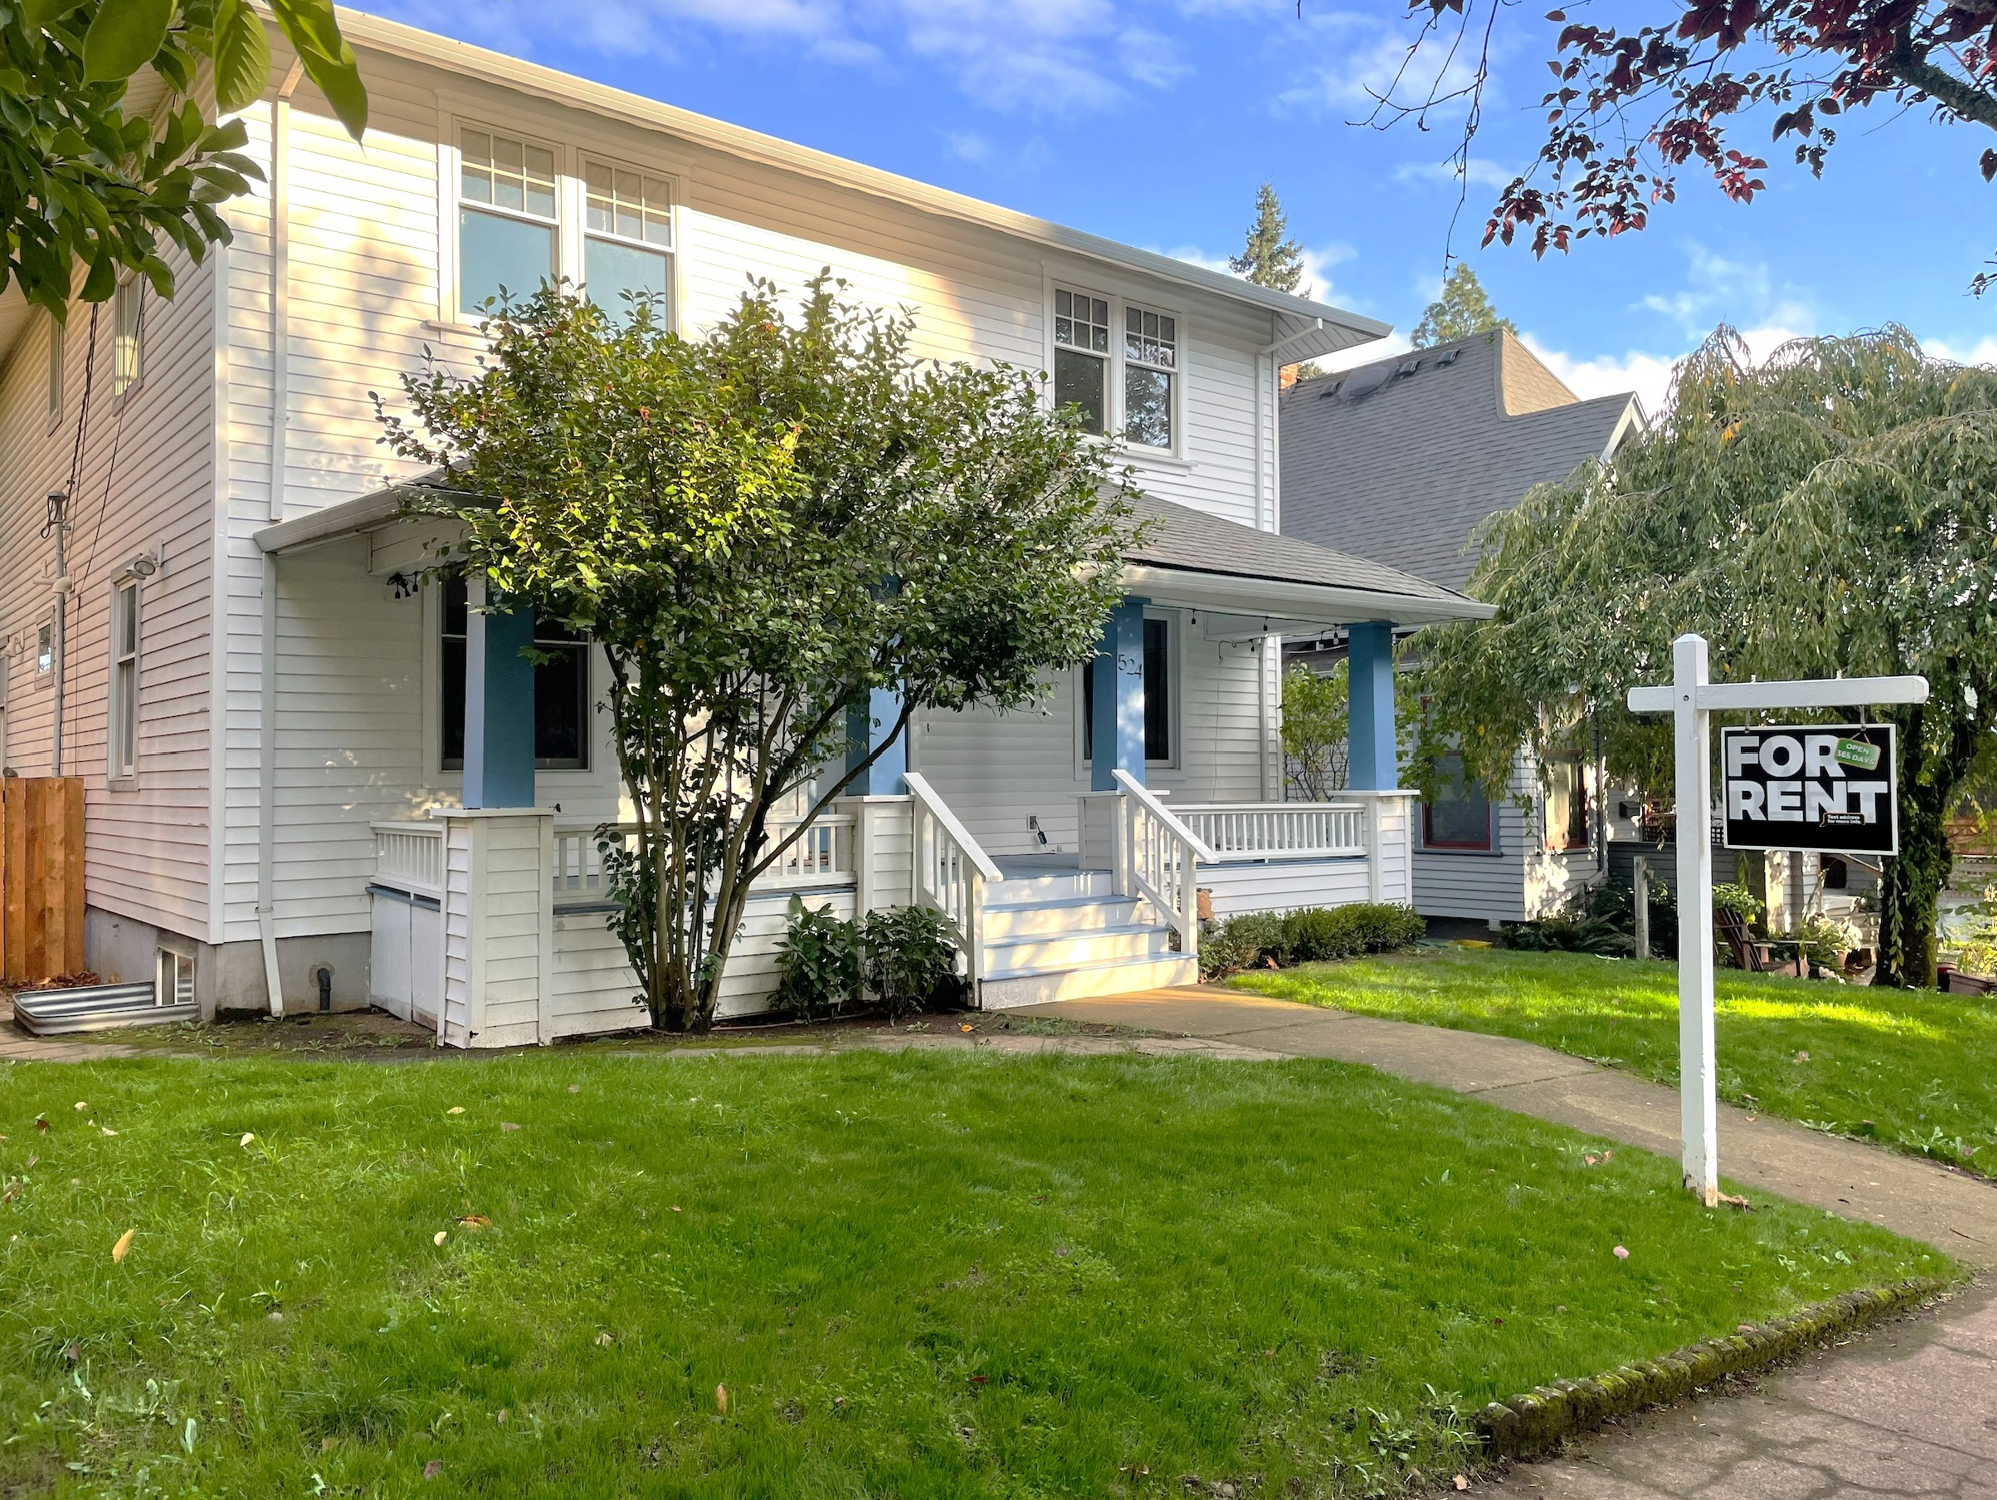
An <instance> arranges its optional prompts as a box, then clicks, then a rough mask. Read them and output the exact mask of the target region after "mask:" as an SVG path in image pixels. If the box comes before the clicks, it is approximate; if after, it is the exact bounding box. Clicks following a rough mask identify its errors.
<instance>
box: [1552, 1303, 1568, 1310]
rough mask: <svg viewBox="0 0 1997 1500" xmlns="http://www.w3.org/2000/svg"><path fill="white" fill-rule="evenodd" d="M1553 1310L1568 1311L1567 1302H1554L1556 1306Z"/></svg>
mask: <svg viewBox="0 0 1997 1500" xmlns="http://www.w3.org/2000/svg"><path fill="white" fill-rule="evenodd" d="M1553 1310H1554V1311H1555V1312H1566V1311H1567V1304H1566V1303H1565V1302H1558V1303H1555V1304H1554V1308H1553Z"/></svg>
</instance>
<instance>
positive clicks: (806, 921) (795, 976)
mask: <svg viewBox="0 0 1997 1500" xmlns="http://www.w3.org/2000/svg"><path fill="white" fill-rule="evenodd" d="M859 992H860V930H859V928H858V927H856V926H855V925H854V924H853V923H851V922H848V921H846V920H845V919H844V918H843V917H839V916H836V915H834V914H833V911H832V908H831V906H830V905H826V906H818V907H813V906H806V905H805V904H804V902H803V900H802V899H801V898H800V897H797V896H792V897H791V898H790V915H789V917H788V919H787V920H786V921H785V924H784V935H783V940H782V941H781V942H780V943H778V945H777V992H776V994H774V995H772V996H771V997H770V1007H771V1009H773V1010H776V1011H778V1012H779V1013H781V1014H783V1015H787V1016H796V1017H797V1018H798V1019H799V1020H803V1021H816V1020H820V1019H822V1018H824V1017H826V1016H836V1015H837V1014H838V1013H839V1011H840V1010H841V1008H843V1007H844V1006H845V1005H846V1004H847V1003H848V1002H850V1001H852V1000H854V999H855V998H857V997H858V995H859Z"/></svg>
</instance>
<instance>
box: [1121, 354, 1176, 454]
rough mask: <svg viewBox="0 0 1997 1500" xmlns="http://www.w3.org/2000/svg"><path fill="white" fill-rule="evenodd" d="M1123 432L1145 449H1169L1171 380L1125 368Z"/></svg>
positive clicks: (1133, 367) (1159, 372) (1152, 372)
mask: <svg viewBox="0 0 1997 1500" xmlns="http://www.w3.org/2000/svg"><path fill="white" fill-rule="evenodd" d="M1123 432H1124V436H1125V437H1127V438H1129V439H1130V440H1131V442H1133V443H1142V444H1144V446H1145V447H1147V448H1169V447H1171V446H1172V377H1171V376H1170V375H1167V374H1166V373H1165V372H1164V371H1163V370H1145V369H1141V368H1139V367H1138V366H1136V365H1127V366H1125V368H1124V372H1123Z"/></svg>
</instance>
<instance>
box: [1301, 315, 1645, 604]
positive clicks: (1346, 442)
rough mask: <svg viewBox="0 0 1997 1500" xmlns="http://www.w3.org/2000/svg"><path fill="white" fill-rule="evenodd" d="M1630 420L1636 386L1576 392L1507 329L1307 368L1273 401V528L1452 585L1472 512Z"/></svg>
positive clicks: (1583, 452) (1529, 483)
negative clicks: (1279, 522)
mask: <svg viewBox="0 0 1997 1500" xmlns="http://www.w3.org/2000/svg"><path fill="white" fill-rule="evenodd" d="M1411 363H1413V364H1415V368H1414V369H1413V370H1412V372H1411V373H1406V374H1403V373H1401V372H1402V371H1403V369H1405V368H1406V367H1407V366H1408V365H1410V364H1411ZM1508 367H1509V368H1508ZM1508 398H1509V399H1508ZM1508 406H1509V408H1510V409H1509V410H1508V409H1507V407H1508ZM1628 419H1634V420H1641V411H1640V409H1639V408H1637V405H1636V397H1635V396H1633V395H1623V396H1602V397H1598V398H1596V399H1594V400H1590V401H1578V400H1575V399H1574V397H1573V395H1572V393H1571V392H1569V391H1568V390H1567V388H1566V387H1565V386H1563V385H1561V384H1560V383H1559V381H1558V380H1556V379H1555V378H1554V376H1553V375H1552V373H1551V372H1550V371H1548V370H1547V369H1546V367H1545V366H1544V365H1542V364H1540V362H1539V361H1538V360H1536V359H1534V358H1533V356H1532V354H1531V353H1530V352H1529V351H1528V350H1527V349H1526V348H1525V347H1524V346H1523V345H1522V344H1520V343H1518V341H1517V340H1516V339H1513V338H1512V337H1511V336H1510V335H1509V334H1498V333H1492V334H1476V335H1473V336H1472V337H1470V338H1467V339H1458V340H1456V341H1455V342H1454V343H1450V344H1442V345H1438V346H1437V347H1435V348H1433V349H1418V350H1414V351H1412V352H1410V353H1406V354H1397V355H1394V356H1392V357H1391V358H1388V359H1383V360H1378V361H1376V362H1374V363H1373V364H1370V365H1361V366H1359V367H1358V368H1357V369H1354V370H1349V371H1346V372H1345V373H1343V374H1342V375H1337V376H1329V377H1321V378H1318V379H1315V380H1306V381H1303V382H1300V383H1299V384H1297V385H1296V386H1294V387H1292V388H1291V390H1290V391H1289V392H1288V393H1287V394H1286V395H1285V396H1284V398H1283V404H1282V430H1281V436H1282V464H1283V467H1282V476H1283V530H1284V532H1285V533H1286V534H1288V535H1290V536H1295V537H1301V538H1303V539H1305V540H1308V541H1312V542H1317V543H1319V544H1321V545H1324V546H1331V547H1337V548H1339V549H1340V550H1342V551H1345V552H1349V553H1356V554H1357V555H1359V556H1360V557H1366V558H1371V559H1374V560H1375V561H1377V562H1381V563H1386V564H1390V565H1392V566H1393V567H1396V568H1400V569H1403V570H1405V571H1407V572H1410V573H1416V574H1419V575H1420V576H1422V577H1423V578H1427V579H1430V580H1433V581H1434V582H1436V583H1440V584H1443V585H1446V586H1447V587H1449V588H1452V589H1460V588H1461V587H1462V586H1463V584H1464V582H1465V580H1466V579H1468V578H1469V576H1470V569H1471V565H1472V563H1473V561H1474V559H1473V558H1471V557H1470V556H1469V555H1467V554H1466V553H1465V552H1464V550H1463V548H1464V544H1465V543H1466V542H1467V541H1468V540H1469V538H1470V534H1471V532H1472V531H1473V530H1475V528H1476V526H1477V523H1478V522H1480V521H1482V520H1483V519H1484V518H1485V517H1486V516H1488V515H1491V514H1493V513H1494V512H1496V511H1500V510H1508V509H1510V508H1511V507H1512V506H1514V505H1516V504H1518V502H1519V501H1520V500H1521V499H1522V498H1523V497H1524V495H1525V492H1526V491H1527V490H1529V489H1531V488H1532V487H1533V486H1534V485H1535V484H1539V483H1541V482H1542V481H1545V480H1552V479H1563V478H1565V477H1566V476H1567V475H1568V474H1570V473H1572V472H1573V471H1574V469H1575V467H1576V466H1577V465H1579V464H1582V463H1585V462H1587V461H1589V460H1591V459H1597V458H1600V457H1602V456H1603V454H1604V453H1605V452H1606V451H1607V450H1608V448H1609V445H1610V444H1611V442H1612V441H1615V440H1617V439H1618V438H1619V437H1620V435H1621V433H1622V432H1623V431H1624V430H1626V427H1625V423H1626V420H1628Z"/></svg>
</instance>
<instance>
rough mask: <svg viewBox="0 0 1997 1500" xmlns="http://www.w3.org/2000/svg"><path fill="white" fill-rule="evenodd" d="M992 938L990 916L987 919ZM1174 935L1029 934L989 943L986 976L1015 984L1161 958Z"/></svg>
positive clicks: (1118, 928)
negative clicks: (1080, 968) (1030, 977)
mask: <svg viewBox="0 0 1997 1500" xmlns="http://www.w3.org/2000/svg"><path fill="white" fill-rule="evenodd" d="M985 920H986V931H987V933H989V932H990V921H991V913H990V912H987V913H986V914H985ZM1170 940H1171V929H1170V928H1169V927H1155V926H1149V925H1146V924H1144V923H1141V922H1128V921H1126V922H1119V923H1116V924H1113V925H1112V924H1107V923H1105V924H1103V925H1091V926H1087V927H1078V928H1074V929H1071V930H1068V931H1052V932H1026V933H1021V934H1019V935H1016V936H1011V937H1001V938H993V937H989V936H987V938H986V940H985V958H986V963H985V974H986V977H987V978H991V979H1010V978H1013V977H1015V976H1018V975H1021V974H1039V973H1046V972H1048V971H1049V970H1054V969H1068V968H1073V967H1075V966H1076V965H1079V964H1092V963H1108V962H1111V961H1113V960H1118V959H1127V958H1158V957H1161V956H1163V955H1166V954H1169V953H1170V952H1171V951H1172V950H1171V947H1170Z"/></svg>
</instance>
